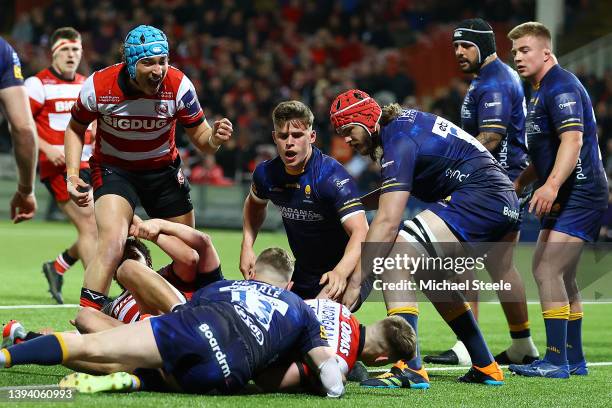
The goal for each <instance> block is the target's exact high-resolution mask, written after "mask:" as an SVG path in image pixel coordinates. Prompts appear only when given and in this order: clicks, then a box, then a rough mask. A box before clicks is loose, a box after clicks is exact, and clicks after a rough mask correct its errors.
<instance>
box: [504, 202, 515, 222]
mask: <svg viewBox="0 0 612 408" xmlns="http://www.w3.org/2000/svg"><path fill="white" fill-rule="evenodd" d="M504 215H505V216H506V217H508V218H510V219H511V220H515V221H517V220H518V219H519V211H518V210H515V209H513V208H508V207H506V206H504Z"/></svg>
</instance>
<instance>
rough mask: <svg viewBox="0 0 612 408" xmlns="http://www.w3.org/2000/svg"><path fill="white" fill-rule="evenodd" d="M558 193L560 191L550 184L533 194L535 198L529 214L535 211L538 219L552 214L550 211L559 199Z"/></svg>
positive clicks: (530, 204)
mask: <svg viewBox="0 0 612 408" xmlns="http://www.w3.org/2000/svg"><path fill="white" fill-rule="evenodd" d="M558 192H559V190H557V189H556V188H554V187H553V186H551V185H550V184H549V183H545V184H544V185H543V186H542V187H540V188H538V189H537V190H536V191H535V193H533V197H532V198H531V202H530V203H529V212H532V211H534V210H535V212H534V214H535V216H536V217H540V216H542V215H546V214H548V213H550V209H551V208H552V205H553V203H554V202H555V200H556V199H557V194H558Z"/></svg>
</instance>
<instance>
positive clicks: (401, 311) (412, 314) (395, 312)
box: [387, 307, 423, 370]
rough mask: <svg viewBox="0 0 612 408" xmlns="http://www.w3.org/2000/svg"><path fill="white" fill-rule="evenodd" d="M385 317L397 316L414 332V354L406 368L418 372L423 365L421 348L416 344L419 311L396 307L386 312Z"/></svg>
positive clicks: (412, 308)
mask: <svg viewBox="0 0 612 408" xmlns="http://www.w3.org/2000/svg"><path fill="white" fill-rule="evenodd" d="M387 316H399V317H401V318H402V319H404V320H405V321H407V322H408V324H409V325H410V327H412V329H413V330H414V334H415V336H416V338H417V342H416V343H417V344H416V353H415V356H414V358H413V359H412V360H410V361H407V362H406V364H408V367H410V368H411V369H413V370H420V369H421V368H422V367H423V363H422V361H421V347H420V346H419V342H418V338H419V336H418V331H417V326H418V322H419V309H418V308H416V307H396V308H393V309H391V310H389V311H387Z"/></svg>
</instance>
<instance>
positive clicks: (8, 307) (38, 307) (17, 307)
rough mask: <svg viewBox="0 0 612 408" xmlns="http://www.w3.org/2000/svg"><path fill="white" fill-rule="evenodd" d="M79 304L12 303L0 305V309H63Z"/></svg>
mask: <svg viewBox="0 0 612 408" xmlns="http://www.w3.org/2000/svg"><path fill="white" fill-rule="evenodd" d="M78 306H79V305H73V304H67V305H12V306H0V310H11V309H64V308H70V307H78Z"/></svg>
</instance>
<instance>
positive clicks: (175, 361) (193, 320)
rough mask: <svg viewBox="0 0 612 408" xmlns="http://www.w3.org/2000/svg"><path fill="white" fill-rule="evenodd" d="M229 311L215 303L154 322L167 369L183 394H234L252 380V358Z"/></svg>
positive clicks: (227, 307)
mask: <svg viewBox="0 0 612 408" xmlns="http://www.w3.org/2000/svg"><path fill="white" fill-rule="evenodd" d="M228 309H231V305H225V304H213V303H211V304H207V305H204V306H196V307H185V308H182V309H181V310H180V311H178V312H175V313H170V314H166V315H163V316H158V317H153V318H151V319H150V320H151V327H152V328H153V335H154V336H155V341H156V343H157V348H158V349H159V353H160V354H161V357H162V360H163V362H164V366H163V368H164V370H165V371H166V373H168V374H171V375H172V376H173V377H174V378H175V379H176V381H177V383H178V384H179V386H180V387H181V388H182V389H183V391H185V392H189V393H197V394H202V393H206V392H208V391H211V390H217V391H219V392H221V393H232V392H235V391H238V390H240V389H241V388H242V387H244V385H245V384H246V383H247V382H248V381H249V380H250V379H251V377H252V367H253V364H252V362H251V359H252V358H251V355H250V353H249V350H248V347H247V343H246V342H245V341H244V340H243V338H242V336H241V335H240V331H239V330H238V328H237V327H236V325H235V317H236V316H235V315H232V312H231V310H228Z"/></svg>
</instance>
